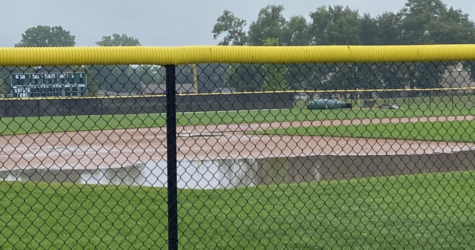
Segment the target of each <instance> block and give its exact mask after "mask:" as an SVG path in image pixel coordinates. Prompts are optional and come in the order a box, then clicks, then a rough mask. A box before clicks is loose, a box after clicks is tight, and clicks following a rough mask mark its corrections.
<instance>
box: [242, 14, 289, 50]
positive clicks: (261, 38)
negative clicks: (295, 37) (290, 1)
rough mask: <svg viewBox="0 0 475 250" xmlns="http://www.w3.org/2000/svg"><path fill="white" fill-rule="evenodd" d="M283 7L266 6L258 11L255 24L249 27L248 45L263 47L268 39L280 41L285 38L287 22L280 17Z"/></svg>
mask: <svg viewBox="0 0 475 250" xmlns="http://www.w3.org/2000/svg"><path fill="white" fill-rule="evenodd" d="M283 11H284V6H282V5H268V6H267V7H265V8H262V9H261V10H260V11H259V15H258V17H257V20H256V21H255V22H252V23H251V25H250V26H249V44H250V45H254V46H259V45H264V43H265V41H266V40H267V39H268V38H273V39H274V38H277V39H279V40H282V39H283V38H284V37H285V27H286V25H287V20H286V19H285V17H284V16H283V15H282V12H283Z"/></svg>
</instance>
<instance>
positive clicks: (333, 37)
mask: <svg viewBox="0 0 475 250" xmlns="http://www.w3.org/2000/svg"><path fill="white" fill-rule="evenodd" d="M310 18H311V19H312V24H311V25H310V30H309V36H310V40H311V42H312V44H316V45H325V44H326V45H355V44H360V43H361V40H360V32H361V27H360V24H361V23H360V16H359V14H358V11H356V10H351V9H350V8H348V7H343V6H341V5H336V6H334V7H332V6H329V7H328V8H326V7H325V6H322V7H320V8H318V9H317V10H316V11H315V12H312V13H310Z"/></svg>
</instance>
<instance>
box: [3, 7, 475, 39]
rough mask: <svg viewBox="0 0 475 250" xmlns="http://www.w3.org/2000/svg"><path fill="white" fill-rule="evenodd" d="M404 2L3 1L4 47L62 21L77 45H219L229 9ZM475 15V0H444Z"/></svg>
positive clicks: (246, 11) (290, 10)
mask: <svg viewBox="0 0 475 250" xmlns="http://www.w3.org/2000/svg"><path fill="white" fill-rule="evenodd" d="M404 3H405V0H386V1H384V0H319V1H312V0H233V1H231V0H200V1H196V0H168V1H163V0H135V1H132V0H74V1H71V0H66V1H65V0H9V1H2V14H1V15H0V20H1V29H2V36H1V37H0V46H2V47H12V46H13V45H14V44H15V43H17V42H18V41H20V39H21V34H22V33H23V32H24V31H25V30H26V29H27V28H29V27H33V26H37V25H50V26H56V25H61V26H63V27H64V28H65V29H67V30H70V31H71V33H72V34H73V35H75V36H76V45H77V46H93V45H95V41H98V40H100V39H101V37H102V36H103V35H109V34H112V33H125V34H127V35H130V36H134V37H137V38H139V39H140V41H141V43H142V44H143V45H152V46H181V45H214V44H217V41H216V40H213V36H212V34H211V30H212V28H213V25H214V24H215V23H216V19H217V17H218V16H220V15H221V13H222V12H223V10H224V9H228V10H230V11H232V12H234V14H235V15H236V16H238V17H241V18H244V19H245V20H247V21H248V24H249V23H250V22H251V21H254V20H255V19H256V17H257V13H258V12H259V9H261V8H262V7H265V6H267V5H268V4H281V5H284V7H285V12H284V15H285V16H287V17H290V16H293V15H303V16H305V17H308V14H309V13H310V12H312V11H314V10H315V9H316V8H317V7H319V6H322V5H329V4H330V5H336V4H341V5H344V6H347V5H348V6H350V8H352V9H358V10H359V11H360V12H361V13H363V12H367V13H371V15H377V14H380V13H382V12H384V11H394V12H395V11H398V10H399V9H401V8H402V7H403V5H404ZM444 3H446V4H447V5H449V6H453V7H454V8H457V9H458V8H461V9H462V10H463V11H464V12H466V13H469V14H470V16H471V18H472V20H473V19H474V17H475V1H474V0H445V1H444Z"/></svg>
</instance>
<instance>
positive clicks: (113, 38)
mask: <svg viewBox="0 0 475 250" xmlns="http://www.w3.org/2000/svg"><path fill="white" fill-rule="evenodd" d="M96 44H97V45H99V46H140V45H141V44H140V41H139V39H138V38H135V37H131V36H128V35H126V34H122V35H120V34H117V33H114V34H112V35H110V36H103V37H102V40H101V41H97V42H96Z"/></svg>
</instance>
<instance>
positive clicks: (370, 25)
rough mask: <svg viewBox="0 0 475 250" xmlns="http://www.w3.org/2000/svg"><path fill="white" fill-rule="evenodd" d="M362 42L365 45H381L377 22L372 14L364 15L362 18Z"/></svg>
mask: <svg viewBox="0 0 475 250" xmlns="http://www.w3.org/2000/svg"><path fill="white" fill-rule="evenodd" d="M360 42H361V44H363V45H375V44H379V43H380V38H379V36H378V25H377V22H376V20H375V19H374V18H372V17H371V15H370V14H364V15H363V17H362V18H361V21H360Z"/></svg>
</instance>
